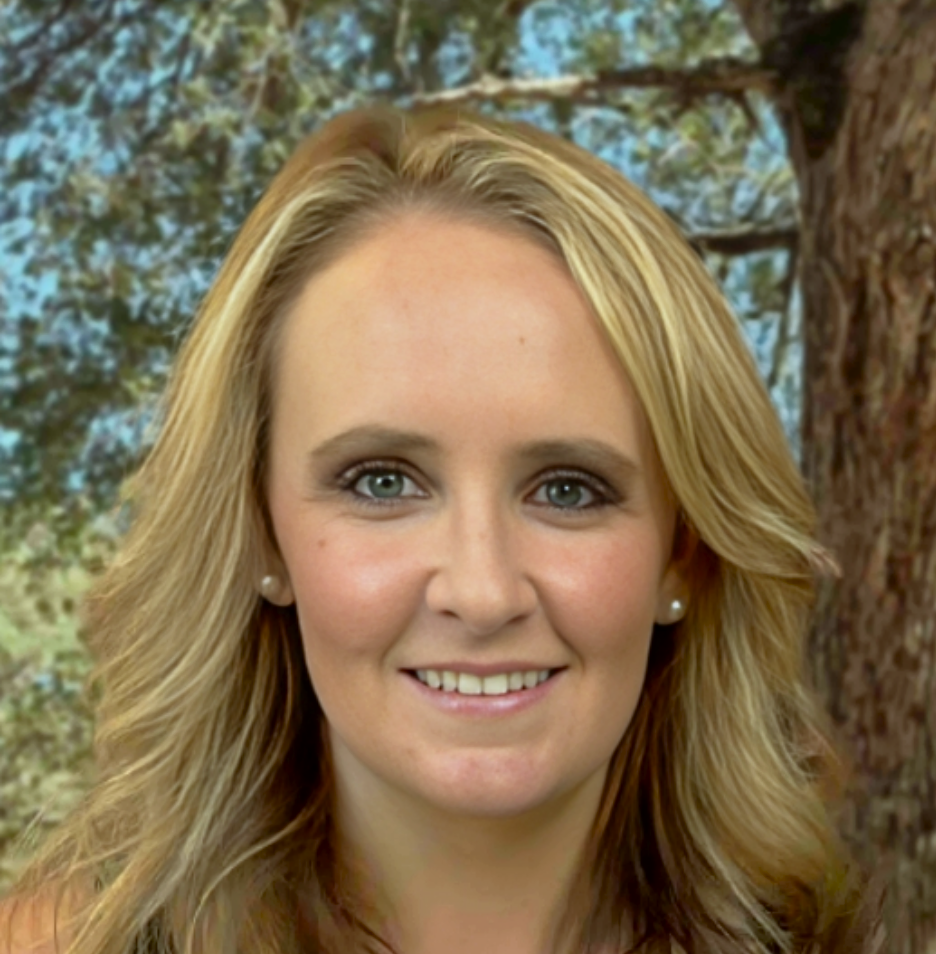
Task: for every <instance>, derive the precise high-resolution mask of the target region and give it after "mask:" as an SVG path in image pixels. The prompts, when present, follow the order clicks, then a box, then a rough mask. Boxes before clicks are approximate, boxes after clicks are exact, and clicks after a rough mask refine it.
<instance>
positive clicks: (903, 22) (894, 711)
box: [736, 0, 936, 954]
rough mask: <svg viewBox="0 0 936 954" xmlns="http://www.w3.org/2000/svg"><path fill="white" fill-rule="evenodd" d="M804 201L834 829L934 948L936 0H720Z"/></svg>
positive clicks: (908, 948) (893, 913)
mask: <svg viewBox="0 0 936 954" xmlns="http://www.w3.org/2000/svg"><path fill="white" fill-rule="evenodd" d="M736 4H737V6H738V8H739V10H740V12H741V14H742V16H743V17H744V19H745V23H746V25H747V27H748V29H749V30H750V31H751V34H752V36H753V37H754V39H755V40H756V41H757V42H758V44H759V45H760V46H761V50H762V53H763V56H764V58H765V60H768V61H769V62H772V63H774V64H775V65H777V66H778V68H780V69H781V71H782V72H783V75H784V83H783V87H782V90H781V92H780V94H779V97H778V103H777V105H778V107H779V109H780V112H781V116H782V119H783V123H784V125H785V127H786V131H787V135H788V139H789V146H790V151H791V157H792V160H793V164H794V167H795V170H796V174H797V178H798V182H799V187H800V195H801V216H802V222H801V225H802V235H801V244H800V248H801V252H802V254H801V266H800V281H801V287H802V292H803V303H804V309H805V315H804V320H805V328H806V342H805V344H806V348H805V354H806V357H805V360H806V367H805V411H804V419H803V446H804V472H805V476H806V478H807V481H808V483H809V485H810V488H811V490H812V493H813V497H814V500H815V501H816V504H817V506H818V510H819V518H820V531H819V533H820V538H821V540H822V542H823V543H824V544H826V545H827V546H828V547H829V548H830V549H831V550H832V551H833V552H834V553H835V554H836V556H837V557H838V559H839V561H840V563H841V565H842V570H843V577H842V579H841V580H840V581H838V582H837V583H835V584H834V585H829V586H827V587H826V588H825V589H824V591H823V592H822V594H821V598H820V601H819V605H818V607H817V614H816V621H815V626H814V630H813V633H812V635H811V639H810V650H811V653H810V656H811V662H812V665H813V675H814V677H815V681H816V684H817V686H818V687H819V689H820V691H821V692H822V693H823V695H824V697H825V699H826V702H827V704H828V707H829V710H830V711H831V713H832V715H833V717H834V718H835V720H836V722H837V724H838V725H839V727H840V728H841V732H842V737H843V741H844V742H845V744H846V746H847V748H848V749H849V750H850V752H849V754H850V755H851V757H852V758H853V759H854V763H855V766H856V769H857V775H858V777H857V778H856V784H855V787H854V792H853V793H852V795H851V797H850V799H849V804H848V810H847V812H846V815H845V817H844V818H843V822H842V823H843V833H844V834H845V836H846V837H847V838H848V840H849V842H850V843H851V844H852V846H853V847H854V848H855V850H856V851H857V852H858V854H859V856H860V857H862V858H863V859H864V860H865V862H866V863H867V864H868V865H869V866H870V867H872V868H873V869H874V870H876V871H878V872H886V876H887V880H888V885H889V887H888V891H889V898H888V903H887V907H886V920H887V924H888V933H889V936H890V948H891V949H892V950H893V951H894V952H895V954H936V0H862V2H856V3H851V2H849V3H845V4H838V5H836V6H835V7H831V5H830V4H828V3H826V4H820V3H817V2H813V3H812V4H810V3H809V2H802V0H736Z"/></svg>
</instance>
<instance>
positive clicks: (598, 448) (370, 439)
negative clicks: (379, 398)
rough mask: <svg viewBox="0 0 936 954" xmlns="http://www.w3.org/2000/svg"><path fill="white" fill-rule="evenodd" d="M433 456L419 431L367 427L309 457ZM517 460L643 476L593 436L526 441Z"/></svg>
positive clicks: (434, 445)
mask: <svg viewBox="0 0 936 954" xmlns="http://www.w3.org/2000/svg"><path fill="white" fill-rule="evenodd" d="M420 451H421V452H423V453H430V454H433V455H438V454H439V452H440V451H441V447H440V445H439V443H438V441H436V440H434V439H433V438H431V437H429V436H427V435H426V434H420V433H419V432H417V431H402V430H397V429H396V428H392V427H384V426H382V425H379V424H364V425H361V426H359V427H352V428H351V429H350V430H347V431H343V432H342V433H340V434H336V435H335V436H334V437H330V438H328V440H326V441H323V442H322V443H321V444H319V446H318V447H316V448H314V449H313V450H311V451H310V452H309V454H308V458H307V460H308V464H309V465H310V467H311V466H314V465H315V464H318V463H321V462H322V461H324V460H327V459H330V458H333V457H336V456H338V455H340V454H346V453H348V454H350V453H369V454H380V453H390V452H398V453H415V452H420ZM517 458H518V459H519V460H522V461H525V462H529V463H546V462H548V461H555V460H557V459H564V460H569V461H574V462H575V463H577V464H578V465H579V466H582V467H587V468H589V469H592V470H603V471H605V472H610V473H613V474H616V475H617V476H618V477H619V478H620V479H622V480H625V481H630V480H633V479H634V478H636V477H638V476H639V475H640V473H641V470H640V467H639V466H638V465H637V464H636V463H635V461H633V460H632V459H631V458H630V457H627V456H626V455H624V454H622V453H621V452H620V451H619V450H617V448H615V447H612V446H611V445H610V444H606V443H605V442H604V441H600V440H597V439H595V438H591V437H582V438H575V439H570V440H566V439H558V438H557V439H547V440H537V441H527V442H526V443H524V444H520V445H519V446H518V447H517Z"/></svg>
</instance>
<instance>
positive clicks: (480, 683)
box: [416, 669, 550, 696]
mask: <svg viewBox="0 0 936 954" xmlns="http://www.w3.org/2000/svg"><path fill="white" fill-rule="evenodd" d="M549 672H550V671H549V670H548V669H540V670H536V669H530V670H528V671H527V672H509V673H508V672H500V673H498V674H497V675H496V676H485V677H484V678H483V679H482V678H481V677H480V676H475V675H472V674H471V673H468V672H462V673H455V672H452V671H451V670H449V669H446V670H444V671H442V672H439V671H438V670H435V669H417V670H416V676H417V678H418V679H419V681H420V682H421V683H423V684H424V685H427V686H429V687H430V688H431V689H440V690H442V691H443V692H459V693H462V694H463V695H466V696H480V695H485V696H502V695H504V694H505V693H508V692H518V691H520V690H523V689H533V688H535V687H536V686H538V685H539V684H540V683H541V682H545V681H546V680H547V679H548V678H549Z"/></svg>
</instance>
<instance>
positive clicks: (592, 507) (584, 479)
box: [338, 461, 619, 515]
mask: <svg viewBox="0 0 936 954" xmlns="http://www.w3.org/2000/svg"><path fill="white" fill-rule="evenodd" d="M370 474H399V475H400V476H402V477H406V478H408V479H409V480H414V478H413V477H411V476H410V475H409V474H408V473H406V471H405V470H403V469H402V468H401V467H400V466H399V465H397V464H394V463H393V462H391V461H369V462H367V463H363V464H355V465H354V466H353V467H350V468H348V470H346V471H345V472H344V473H343V474H341V475H340V476H339V478H338V486H339V488H340V489H341V491H342V493H345V494H349V495H350V496H352V497H353V498H354V500H355V502H357V503H361V504H363V505H364V506H365V507H374V508H387V507H396V506H399V505H400V503H401V502H402V501H403V500H404V499H405V498H402V497H396V498H385V499H383V500H380V499H378V498H376V497H368V496H365V495H364V494H360V493H358V492H357V491H356V490H354V489H353V488H354V485H355V484H356V483H357V482H358V481H359V480H360V479H361V478H362V477H367V476H369V475H370ZM557 480H569V481H571V482H573V483H576V484H581V485H583V486H584V487H586V488H587V489H588V490H589V491H590V492H591V493H592V494H593V496H594V497H595V498H596V499H595V500H594V502H593V503H590V504H585V505H584V506H582V507H557V506H556V505H555V504H540V505H539V506H543V507H545V508H546V509H547V510H551V511H553V512H554V513H560V514H563V515H566V514H588V513H590V512H592V511H597V510H602V509H604V508H605V507H610V506H612V505H614V504H615V503H617V502H618V500H619V497H618V495H617V494H616V493H615V492H614V491H613V490H612V489H611V488H610V487H609V486H608V485H607V484H605V483H604V482H603V481H599V480H598V479H596V478H594V477H590V476H587V475H586V474H584V473H583V472H581V471H554V472H552V473H551V474H550V476H549V478H548V479H546V480H542V481H541V482H540V484H539V485H538V486H543V485H545V484H550V483H553V482H554V481H557Z"/></svg>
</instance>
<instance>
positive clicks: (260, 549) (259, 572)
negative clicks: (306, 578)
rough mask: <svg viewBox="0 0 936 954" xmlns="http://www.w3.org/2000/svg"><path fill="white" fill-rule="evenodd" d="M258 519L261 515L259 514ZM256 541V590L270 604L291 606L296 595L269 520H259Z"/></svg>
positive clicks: (254, 575)
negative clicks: (273, 536)
mask: <svg viewBox="0 0 936 954" xmlns="http://www.w3.org/2000/svg"><path fill="white" fill-rule="evenodd" d="M258 517H260V515H259V514H258ZM256 532H257V536H256V538H255V539H256V540H257V541H258V542H257V544H256V545H255V547H254V559H253V561H252V563H253V569H252V575H253V578H254V584H253V585H254V588H255V589H256V591H257V592H258V593H259V594H260V596H261V597H262V598H263V599H265V600H266V601H267V602H268V603H272V604H273V605H274V606H289V605H291V604H292V603H294V602H295V595H294V593H293V589H292V583H291V581H290V579H289V573H288V572H287V570H286V564H285V563H284V562H283V558H282V557H281V556H280V553H279V547H277V546H276V544H275V543H274V542H273V538H272V528H271V527H270V526H269V523H268V520H267V519H263V518H262V517H261V518H260V519H258V520H257V527H256Z"/></svg>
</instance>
